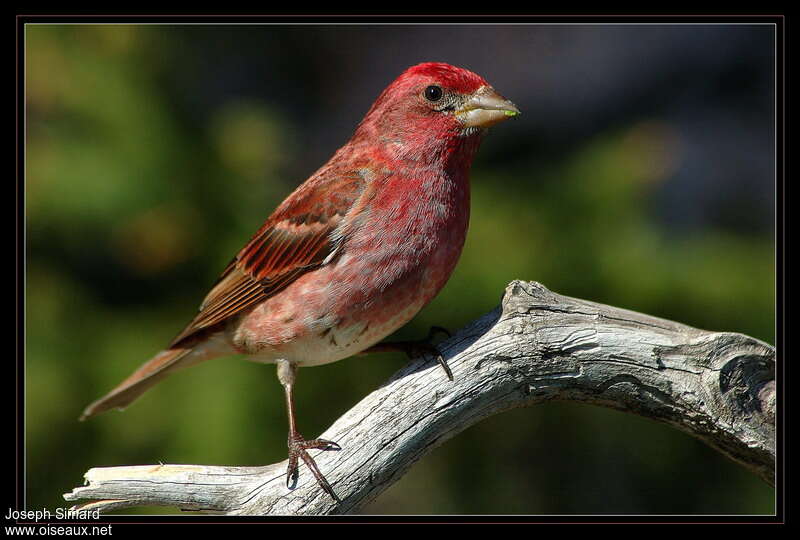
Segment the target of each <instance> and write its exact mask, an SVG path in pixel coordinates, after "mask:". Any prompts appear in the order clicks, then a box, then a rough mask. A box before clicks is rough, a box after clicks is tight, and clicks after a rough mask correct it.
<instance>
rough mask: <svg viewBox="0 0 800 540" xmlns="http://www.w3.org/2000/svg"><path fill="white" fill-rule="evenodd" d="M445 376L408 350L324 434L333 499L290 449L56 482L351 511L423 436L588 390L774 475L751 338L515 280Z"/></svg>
mask: <svg viewBox="0 0 800 540" xmlns="http://www.w3.org/2000/svg"><path fill="white" fill-rule="evenodd" d="M440 349H441V350H442V352H443V353H444V355H445V357H446V358H447V361H448V363H449V365H450V367H451V369H452V371H453V375H454V377H455V381H453V382H450V381H448V380H447V378H446V377H445V376H444V373H443V372H442V371H441V369H440V368H439V367H438V366H437V364H436V363H435V362H432V361H431V359H430V358H427V359H418V360H415V361H412V362H411V363H410V364H409V365H408V366H406V367H405V368H404V369H402V370H401V371H399V372H398V373H396V374H395V375H394V376H393V377H392V378H391V379H390V380H389V381H388V382H387V383H386V384H384V385H383V386H382V387H380V388H379V389H377V390H375V391H374V392H372V393H371V394H370V395H369V396H367V397H366V398H364V399H363V400H362V401H361V402H360V403H359V404H357V405H356V406H355V407H354V408H353V409H351V410H350V411H349V412H347V413H346V414H345V415H344V416H342V417H341V418H340V419H339V420H337V421H336V423H334V425H333V426H331V427H330V428H329V429H328V430H327V431H326V432H325V433H323V434H322V435H321V436H322V437H324V438H326V439H330V440H335V441H337V442H338V443H339V444H340V445H341V447H342V450H341V451H338V452H330V451H329V452H319V453H317V454H316V455H315V459H316V461H317V464H318V465H319V467H320V469H321V470H322V471H324V474H325V476H326V477H327V479H328V480H329V481H330V483H331V484H332V486H333V488H334V490H335V491H336V493H337V495H338V496H339V498H340V501H339V502H337V501H334V500H333V499H332V498H331V497H329V496H328V495H327V494H325V492H323V491H322V489H321V488H319V487H318V486H317V484H316V482H315V480H314V478H313V476H312V475H311V474H309V473H308V471H307V470H303V469H301V474H300V479H299V482H298V485H297V486H296V487H295V489H292V490H289V489H287V488H286V486H285V480H284V474H285V470H286V462H285V461H284V462H282V463H277V464H274V465H269V466H265V467H209V466H201V465H155V466H152V465H148V466H137V467H108V468H94V469H91V470H89V472H87V473H86V481H87V483H88V485H87V486H85V487H79V488H76V489H74V490H73V491H72V492H71V493H67V494H66V495H64V498H65V499H67V500H69V501H80V500H83V501H86V502H84V503H82V504H80V505H78V507H79V508H101V509H102V510H103V511H107V510H111V509H115V508H120V507H127V506H138V505H158V506H177V507H180V508H184V509H194V510H204V511H212V512H220V513H227V514H234V515H242V514H337V513H347V512H353V511H356V510H358V509H359V508H361V507H363V506H364V505H366V504H367V503H369V502H370V501H371V500H373V499H374V498H375V497H377V496H378V495H379V494H380V493H381V492H382V491H383V490H385V489H386V488H387V487H388V486H390V485H391V484H392V483H393V482H395V481H397V480H398V479H399V478H400V477H401V476H402V475H403V474H404V473H405V471H406V470H407V469H408V468H409V467H411V465H413V464H414V462H416V461H417V460H418V459H420V458H421V457H423V456H424V455H425V454H427V453H428V452H429V451H430V450H431V449H433V448H434V447H436V446H437V445H439V444H441V443H443V442H444V441H446V440H447V439H449V438H450V437H453V436H454V435H456V434H458V433H459V432H461V431H462V430H464V429H466V428H467V427H469V426H471V425H473V424H475V423H476V422H478V421H479V420H481V419H483V418H485V417H487V416H490V415H493V414H496V413H499V412H501V411H504V410H507V409H510V408H513V407H521V406H529V405H534V404H536V403H541V402H543V401H546V400H554V399H558V400H569V401H579V402H582V403H593V404H596V405H603V406H606V407H612V408H615V409H619V410H622V411H627V412H632V413H636V414H640V415H642V416H646V417H649V418H653V419H656V420H660V421H663V422H666V423H669V424H671V425H673V426H675V427H677V428H679V429H681V430H683V431H686V432H688V433H690V434H692V435H694V436H696V437H698V438H700V439H701V440H703V441H705V442H706V443H708V444H709V445H711V446H712V447H714V448H716V449H717V450H719V451H720V452H722V453H723V454H725V455H727V456H728V457H730V458H732V459H734V460H735V461H737V462H738V463H740V464H742V465H743V466H745V467H747V468H749V469H751V470H752V471H753V472H755V473H756V474H758V475H759V476H760V477H761V478H763V479H764V480H765V481H767V482H768V483H770V484H772V483H773V471H774V463H775V427H774V425H775V375H774V367H775V349H774V348H773V347H771V346H769V345H767V344H766V343H763V342H761V341H758V340H756V339H753V338H751V337H748V336H745V335H742V334H736V333H727V332H722V333H720V332H707V331H704V330H698V329H695V328H690V327H688V326H685V325H682V324H678V323H676V322H672V321H667V320H663V319H658V318H655V317H650V316H648V315H643V314H640V313H635V312H632V311H626V310H622V309H619V308H615V307H611V306H606V305H602V304H596V303H593V302H589V301H585V300H578V299H575V298H569V297H565V296H561V295H559V294H556V293H553V292H551V291H549V290H547V289H546V288H545V287H543V286H542V285H540V284H538V283H535V282H531V283H526V282H521V281H514V282H512V283H511V284H510V285H509V286H508V287H507V288H506V291H505V295H504V297H503V301H502V305H501V306H500V307H499V308H497V309H496V310H494V311H493V312H491V313H489V314H487V315H485V316H483V317H481V318H480V319H478V320H476V321H474V322H473V323H471V324H470V325H468V326H467V327H466V328H464V329H462V330H461V331H460V332H459V333H458V334H457V335H455V336H454V337H452V338H451V339H449V340H447V341H446V342H444V343H442V344H441V345H440Z"/></svg>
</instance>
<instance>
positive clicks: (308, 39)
mask: <svg viewBox="0 0 800 540" xmlns="http://www.w3.org/2000/svg"><path fill="white" fill-rule="evenodd" d="M774 40H775V33H774V27H773V26H771V25H749V24H742V25H703V24H692V25H688V24H687V25H661V24H651V25H639V24H631V25H620V24H615V25H611V24H609V25H601V24H589V25H571V24H566V25H555V24H554V25H465V24H452V25H438V24H431V25H335V26H334V25H228V26H222V25H203V26H199V25H108V24H98V25H35V24H28V25H26V27H25V75H26V79H25V98H26V111H25V113H26V114H25V127H26V141H25V144H26V161H25V202H26V207H25V212H26V214H25V234H26V238H25V240H26V254H25V255H26V267H25V271H26V273H25V278H26V290H25V302H26V311H25V323H26V335H25V337H26V378H25V390H26V396H25V413H26V416H25V429H26V440H25V450H26V473H25V480H26V494H27V500H26V503H27V507H28V508H29V509H38V508H51V509H53V508H56V507H63V506H65V503H64V501H63V499H62V498H61V494H62V493H64V492H67V491H69V490H70V489H71V488H72V487H74V486H77V485H80V484H81V482H82V475H83V473H84V472H85V471H86V470H87V469H88V468H90V467H94V466H111V465H133V464H151V463H158V462H159V461H162V462H165V463H202V464H220V465H263V464H267V463H274V462H276V461H280V460H282V459H285V457H286V419H285V409H284V403H283V394H282V389H281V387H280V385H279V384H278V381H277V378H276V377H275V370H274V369H273V368H272V367H269V366H263V365H257V364H253V363H249V362H245V361H243V360H242V359H240V358H229V359H227V358H226V359H219V360H215V361H213V362H209V363H206V364H203V365H200V366H198V367H195V368H192V369H191V370H189V371H186V372H182V373H179V374H177V375H175V376H173V377H171V378H170V379H168V380H166V381H164V382H162V383H161V384H159V385H158V386H157V387H156V388H154V389H153V390H151V391H150V392H148V393H147V394H145V395H144V396H143V397H142V398H141V399H140V400H139V401H137V402H136V403H135V404H133V405H132V406H131V407H130V408H129V409H128V410H126V411H125V412H124V413H116V412H111V413H107V414H104V415H102V416H101V417H98V418H97V419H92V420H90V421H88V422H85V423H78V422H77V418H78V416H79V415H80V413H81V411H82V410H83V407H84V406H85V405H86V404H88V403H89V402H90V401H92V400H94V399H95V398H97V397H99V396H100V395H101V394H103V393H105V392H106V391H107V390H109V389H110V388H111V387H112V386H114V385H115V384H117V383H118V382H119V381H120V380H122V379H123V378H124V377H126V376H127V375H128V374H129V373H130V372H131V371H132V370H133V369H134V368H135V367H138V366H139V365H140V364H141V363H142V362H143V361H145V360H146V359H148V358H149V357H150V356H151V355H152V354H154V353H155V352H156V351H158V350H159V349H160V348H161V347H163V346H164V345H166V344H167V343H168V342H169V340H170V339H171V338H172V337H173V336H174V335H175V334H176V333H177V332H178V331H179V330H180V329H181V328H182V327H183V326H184V324H185V323H186V322H187V321H188V320H189V319H190V318H191V316H192V315H193V313H194V312H195V310H196V308H197V306H198V305H199V302H200V300H201V299H202V297H203V295H204V294H205V292H206V291H207V290H208V288H209V287H210V285H211V284H212V283H213V282H214V280H215V279H216V277H217V275H218V273H219V272H220V271H221V270H222V268H223V267H224V265H225V264H226V263H227V262H228V261H229V260H230V257H231V256H232V255H233V254H234V253H235V252H236V251H237V250H238V249H239V248H240V247H241V246H242V245H243V244H244V242H245V241H246V240H247V239H248V238H249V237H250V235H251V234H252V233H253V232H254V231H255V230H256V229H257V228H258V227H259V226H260V224H261V223H262V221H263V220H264V219H265V218H266V217H267V216H268V215H269V213H270V212H271V211H272V209H273V208H274V207H275V206H276V205H277V204H278V203H279V202H280V201H281V200H282V199H283V198H284V197H285V196H286V195H287V194H288V193H289V192H290V191H291V190H292V189H294V187H295V186H297V185H298V184H299V183H300V182H301V181H302V180H304V179H305V178H306V177H307V176H308V175H309V174H311V173H312V172H313V171H315V170H316V169H317V168H318V167H319V166H320V165H322V164H323V163H324V162H325V161H326V160H327V159H328V157H329V156H330V155H331V154H332V153H333V152H334V151H335V150H336V149H337V148H338V147H339V146H341V145H342V144H344V143H345V142H346V141H347V139H348V137H349V136H350V135H351V134H352V132H353V130H354V128H355V126H356V124H357V123H358V121H359V120H360V119H361V118H362V116H363V115H364V113H365V112H366V111H367V109H368V108H369V106H370V104H371V103H372V101H373V100H374V99H375V98H376V97H377V95H378V94H379V93H380V91H381V90H382V89H383V88H384V87H385V86H386V85H388V84H389V83H390V82H391V81H392V80H393V79H394V78H395V77H396V76H397V75H398V74H399V73H400V72H402V71H403V70H404V69H405V68H406V67H408V66H410V65H412V64H415V63H418V62H422V61H445V62H449V63H452V64H456V65H459V66H463V67H466V68H468V69H471V70H473V71H475V72H477V73H479V74H481V75H482V76H484V77H485V78H486V79H487V80H488V81H489V82H490V83H491V84H492V85H493V86H494V87H495V88H496V89H497V90H498V91H499V92H500V93H502V94H503V95H505V96H506V97H508V98H510V99H511V100H513V101H514V102H515V103H516V104H517V106H518V107H519V108H520V109H521V110H522V111H523V115H522V116H521V117H520V118H518V119H515V120H514V121H511V122H506V123H504V124H503V125H501V126H498V127H497V128H494V129H492V130H491V131H492V132H491V133H490V134H489V136H488V137H487V139H486V141H485V142H484V144H483V146H482V148H481V150H480V152H479V153H478V156H477V159H476V162H475V164H474V167H473V172H472V190H473V201H472V217H471V224H470V232H469V236H468V238H467V244H466V246H465V250H464V253H463V255H462V258H461V261H460V263H459V266H458V267H457V269H456V271H455V273H454V275H453V277H452V278H451V280H450V282H449V283H448V285H447V286H446V287H445V289H444V290H443V291H442V293H441V294H440V295H439V296H438V297H437V299H435V300H434V302H433V303H432V304H431V305H430V306H428V307H427V308H426V309H425V310H423V312H422V313H420V315H419V316H417V317H416V318H415V319H414V321H413V322H412V323H411V324H409V325H408V326H407V327H405V328H404V329H402V330H401V331H400V332H398V333H397V334H396V335H395V337H396V338H398V339H414V338H418V337H421V336H424V335H425V334H426V332H427V329H428V328H429V327H430V326H431V325H440V326H446V327H448V328H450V329H452V330H455V329H457V328H459V327H461V326H462V325H464V324H466V323H467V322H469V321H470V320H472V319H474V318H476V317H477V316H479V315H481V314H483V313H485V312H487V311H489V310H491V309H492V308H494V307H495V306H496V305H497V303H498V301H499V298H500V295H501V293H502V291H503V289H504V287H505V285H506V284H507V283H508V282H509V281H511V280H512V279H525V280H536V281H540V282H542V283H543V284H544V285H546V286H547V287H548V288H550V289H552V290H554V291H557V292H559V293H562V294H567V295H570V296H576V297H581V298H585V299H589V300H593V301H598V302H603V303H607V304H612V305H615V306H619V307H623V308H627V309H633V310H636V311H642V312H645V313H649V314H652V315H655V316H659V317H663V318H668V319H673V320H677V321H680V322H683V323H686V324H689V325H691V326H695V327H699V328H704V329H708V330H719V331H732V332H742V333H745V334H748V335H751V336H754V337H756V338H759V339H762V340H764V341H767V342H769V343H773V344H774V342H775V319H774V317H775V311H774V310H775V249H774V241H775V234H774V233H775V231H774V219H775V214H774V212H775V210H774V207H775V183H774V174H775V169H774V151H775V142H774V128H775V121H774V92H775V88H774V77H775V73H774V62H775V56H774V46H775V43H774ZM405 363H406V359H405V358H404V357H403V356H402V355H391V354H386V355H376V356H370V357H368V358H351V359H347V360H343V361H341V362H338V363H335V364H331V365H327V366H321V367H315V368H313V369H307V370H302V371H301V372H300V375H299V380H298V387H297V390H296V393H297V395H296V400H297V407H298V414H299V415H300V416H299V422H300V429H301V431H302V432H303V433H304V434H306V435H307V436H309V437H311V436H314V435H316V434H318V433H321V432H322V431H323V430H324V429H325V428H326V427H327V426H328V425H330V424H331V423H332V422H333V421H334V420H335V419H336V418H338V417H339V416H340V415H341V414H343V413H344V412H345V411H347V410H348V409H349V408H350V407H352V406H353V405H354V404H355V403H356V402H357V401H358V400H360V399H361V398H363V397H364V396H365V395H367V394H368V393H369V392H370V391H372V390H373V389H375V388H376V387H378V386H379V385H380V384H381V383H382V382H383V381H384V380H385V379H387V378H388V377H389V376H390V375H391V374H392V373H393V372H394V371H396V370H397V369H399V368H400V367H401V366H402V365H404V364H405ZM346 450H347V449H344V451H346ZM301 474H308V472H307V470H305V469H302V468H301ZM147 510H148V511H157V512H164V510H162V509H158V510H155V509H147ZM139 511H141V510H139ZM773 511H774V490H773V489H772V488H770V487H769V486H767V485H766V484H764V483H763V482H762V481H761V480H759V479H758V478H757V477H756V476H755V475H753V474H751V473H749V472H748V471H746V470H745V469H743V468H741V467H740V466H738V465H736V464H735V463H733V462H731V461H729V460H728V459H727V458H725V457H723V456H722V455H721V454H719V453H717V452H716V451H714V450H712V449H710V448H708V447H706V446H705V445H703V444H702V443H701V442H699V441H697V440H695V439H694V438H692V437H690V436H688V435H686V434H684V433H681V432H678V431H676V430H674V429H672V428H670V427H668V426H666V425H662V424H658V423H656V422H653V421H650V420H647V419H643V418H639V417H635V416H632V415H628V414H623V413H619V412H616V411H612V410H606V409H601V408H598V407H590V406H581V405H578V404H569V403H550V404H546V405H541V406H536V407H532V408H528V409H518V410H514V411H511V412H508V413H504V414H502V415H498V416H496V417H493V418H490V419H488V420H485V421H483V422H482V423H480V424H478V425H476V426H474V427H473V428H471V429H469V430H467V431H465V432H464V433H462V434H460V435H459V436H457V437H455V438H454V439H452V440H450V441H448V442H447V443H445V444H444V445H443V446H442V447H440V448H439V449H437V450H436V451H434V452H433V453H432V454H430V455H429V456H426V457H425V458H424V459H422V460H421V461H420V462H418V463H417V464H416V465H415V466H414V467H413V468H412V469H411V471H410V472H409V473H408V474H407V475H406V476H405V477H403V478H402V479H401V480H400V481H399V482H398V483H397V484H395V485H394V486H393V487H391V488H390V489H389V490H388V491H387V492H385V493H384V494H383V495H382V496H381V497H379V498H378V499H377V500H376V501H375V502H373V503H372V504H371V505H370V506H369V507H367V508H366V509H365V513H384V514H405V513H415V514H462V513H464V514H466V513H470V514H481V513H487V514H488V513H493V514H575V513H577V514H591V513H614V514H626V513H646V514H769V513H772V512H773Z"/></svg>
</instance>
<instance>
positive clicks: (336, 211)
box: [170, 175, 366, 347]
mask: <svg viewBox="0 0 800 540" xmlns="http://www.w3.org/2000/svg"><path fill="white" fill-rule="evenodd" d="M365 185H366V182H365V180H364V177H363V176H362V175H353V176H346V177H339V178H336V179H334V180H323V179H320V178H317V179H314V180H312V181H309V182H306V183H305V184H303V185H301V186H300V187H299V188H298V189H297V190H296V191H295V192H294V193H293V194H292V195H290V196H289V197H288V198H287V199H286V200H285V201H284V202H283V204H282V205H281V206H280V207H278V209H277V210H275V212H274V213H273V214H272V216H270V218H269V219H268V220H267V221H266V223H265V224H264V226H263V227H261V229H260V230H259V231H258V232H257V233H256V234H255V236H253V238H252V239H251V240H250V242H248V243H247V245H246V246H245V247H244V248H243V249H242V250H241V251H240V252H239V253H238V254H237V255H236V257H234V259H233V260H232V261H231V262H230V264H228V266H227V267H226V268H225V270H224V271H223V272H222V275H221V276H220V278H219V280H217V283H216V284H215V285H214V287H213V288H212V289H211V291H210V292H209V293H208V295H207V296H206V298H205V300H203V303H202V304H201V306H200V310H199V313H198V314H197V316H196V317H195V318H194V319H193V320H192V322H191V323H189V325H188V326H187V327H186V328H185V329H184V330H183V331H182V332H181V333H180V334H178V336H177V337H176V338H175V339H174V340H173V341H172V343H171V344H170V347H175V346H176V345H178V344H179V343H181V342H183V341H184V340H185V339H186V338H188V337H190V336H192V335H193V334H195V333H197V332H199V331H200V330H203V329H205V328H209V327H211V326H214V325H216V324H219V323H221V322H223V321H224V320H226V319H228V318H229V317H231V316H232V315H234V314H236V313H239V312H240V311H242V310H244V309H246V308H248V307H250V306H252V305H253V304H255V303H257V302H260V301H262V300H264V299H266V298H269V297H270V296H273V295H275V294H277V293H278V292H280V291H281V290H283V289H284V288H286V287H287V286H288V285H290V284H291V283H292V282H293V281H294V280H296V279H297V278H298V277H300V276H301V275H303V274H304V273H306V272H308V271H310V270H312V269H314V268H317V267H319V266H320V265H321V264H322V263H323V261H324V260H325V259H326V258H327V257H328V256H329V255H330V254H331V253H332V252H333V250H335V249H336V246H337V244H338V242H339V240H340V235H334V234H333V233H334V232H335V231H336V229H337V228H338V227H339V226H340V225H341V224H342V221H343V219H344V217H345V216H346V215H347V213H348V211H349V210H350V209H351V208H352V207H353V205H354V204H355V203H356V201H357V200H358V198H359V197H360V196H361V195H362V193H363V192H364V187H365ZM323 191H324V194H322V193H323Z"/></svg>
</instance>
